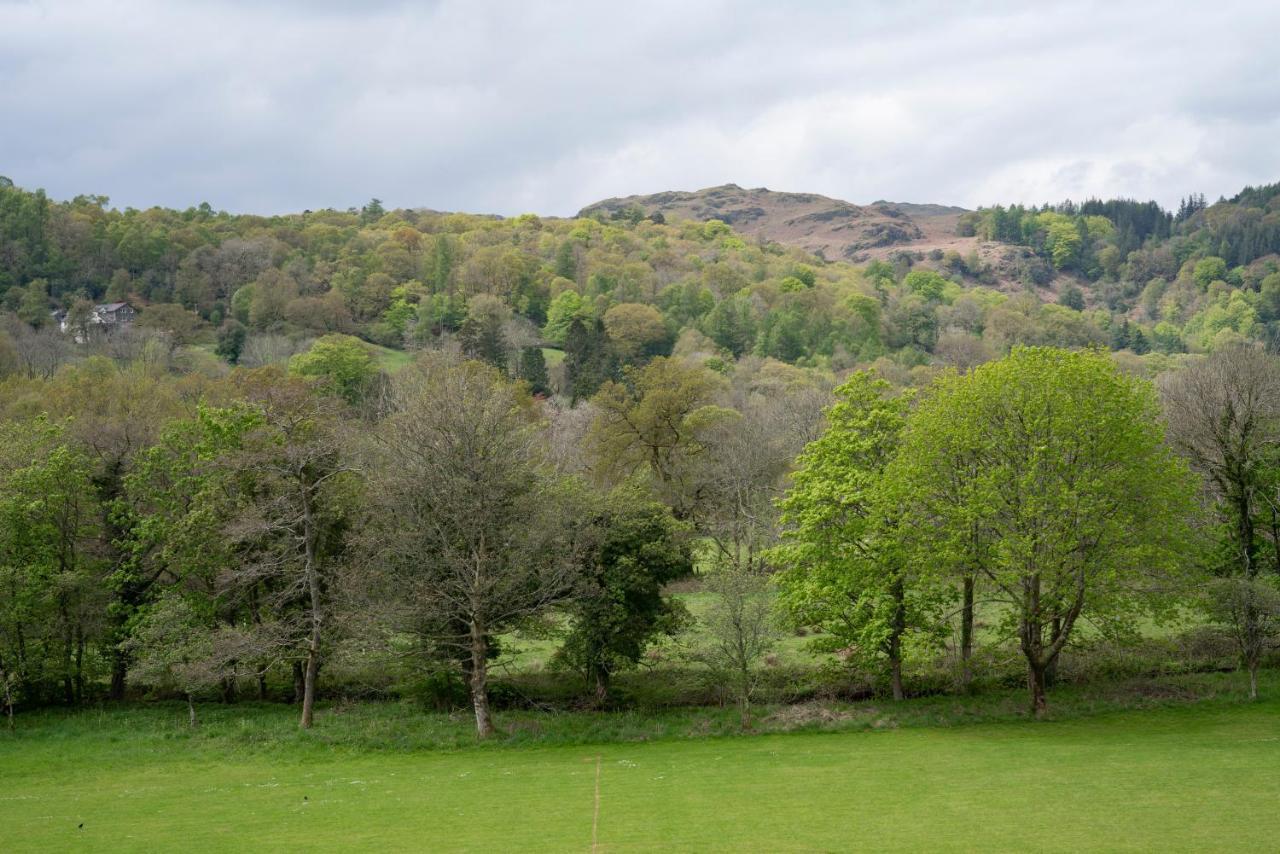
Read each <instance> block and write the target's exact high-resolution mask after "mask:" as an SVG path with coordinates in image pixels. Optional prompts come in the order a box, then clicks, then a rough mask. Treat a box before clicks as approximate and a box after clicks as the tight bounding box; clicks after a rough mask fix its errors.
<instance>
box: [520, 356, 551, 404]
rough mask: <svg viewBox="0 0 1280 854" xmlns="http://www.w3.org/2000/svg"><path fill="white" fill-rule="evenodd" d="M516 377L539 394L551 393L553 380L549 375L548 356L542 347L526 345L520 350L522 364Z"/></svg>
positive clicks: (530, 389)
mask: <svg viewBox="0 0 1280 854" xmlns="http://www.w3.org/2000/svg"><path fill="white" fill-rule="evenodd" d="M516 379H520V380H524V381H525V382H526V383H528V384H529V391H531V392H533V393H534V394H538V395H544V396H545V395H548V394H550V393H551V380H550V378H549V377H548V376H547V358H546V356H544V355H542V348H541V347H525V348H524V349H523V350H521V351H520V364H519V366H518V368H517V371H516Z"/></svg>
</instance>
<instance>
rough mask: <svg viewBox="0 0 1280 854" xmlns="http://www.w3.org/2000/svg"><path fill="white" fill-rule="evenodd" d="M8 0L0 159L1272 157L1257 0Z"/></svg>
mask: <svg viewBox="0 0 1280 854" xmlns="http://www.w3.org/2000/svg"><path fill="white" fill-rule="evenodd" d="M902 5H903V4H891V3H860V4H838V3H816V2H815V3H808V4H799V5H797V6H795V7H791V8H783V6H782V5H781V4H776V3H766V2H757V3H745V4H743V3H734V4H730V3H726V2H703V3H696V4H688V3H677V2H674V0H665V2H654V3H644V4H628V5H626V6H621V5H619V4H587V3H571V2H557V3H541V2H540V3H532V4H530V3H516V2H510V3H473V2H464V1H463V0H442V2H438V3H435V4H431V5H426V6H423V5H421V4H407V3H395V2H378V3H373V4H359V5H357V4H345V3H339V2H325V3H319V4H317V3H311V2H300V1H299V2H264V3H249V2H213V3H191V4H186V3H170V2H160V0H138V2H96V3H95V2H87V0H63V2H52V0H48V2H5V0H0V22H3V25H2V26H0V174H6V175H9V176H10V177H12V178H13V179H14V180H15V181H17V182H18V183H19V184H21V185H23V186H29V187H35V186H43V187H45V188H46V189H48V190H49V191H50V192H51V193H52V194H53V195H55V196H57V197H68V196H71V195H75V194H77V193H82V192H94V193H104V194H107V195H110V196H111V197H112V198H113V200H114V202H115V203H117V204H129V205H134V206H143V205H147V204H152V203H158V204H167V205H174V206H179V207H183V206H186V205H189V204H194V203H197V202H199V201H203V200H207V201H209V202H211V203H212V204H214V205H215V206H217V207H224V208H227V209H231V210H255V211H264V212H265V211H284V210H297V209H301V208H306V207H310V208H316V207H321V206H327V205H333V206H338V207H346V206H348V205H355V204H360V203H361V202H362V201H364V200H365V199H367V198H368V197H370V196H375V195H376V196H378V197H380V198H382V199H383V200H384V201H386V202H387V203H389V204H393V205H425V206H430V207H435V208H441V209H458V210H483V211H495V212H500V213H508V214H509V213H518V212H521V211H526V210H534V211H539V212H543V213H554V214H567V213H572V212H573V211H575V210H576V209H577V208H578V207H580V206H582V205H584V204H586V203H588V202H590V201H593V200H595V199H597V198H599V197H601V196H605V195H619V194H628V193H634V192H652V191H656V190H660V189H694V188H697V187H703V186H709V185H712V184H718V183H724V182H727V181H734V182H736V183H739V184H743V185H750V186H760V185H764V186H769V187H772V188H775V189H787V190H804V191H812V192H821V193H826V194H828V195H833V196H837V197H841V198H847V199H849V200H851V201H858V202H866V201H871V200H873V199H876V198H892V199H904V200H912V201H939V202H946V203H956V204H965V205H971V206H972V205H977V204H982V203H990V202H994V201H1005V202H1009V201H1024V202H1042V201H1053V200H1058V199H1061V198H1065V197H1067V196H1071V197H1074V198H1082V197H1084V196H1086V195H1127V196H1136V197H1142V198H1148V197H1154V198H1157V199H1159V200H1161V201H1163V202H1165V203H1166V204H1171V203H1176V200H1177V199H1178V198H1179V197H1180V196H1182V195H1184V194H1186V193H1188V192H1193V191H1195V192H1204V193H1206V194H1207V195H1210V196H1217V195H1218V194H1220V193H1225V194H1230V193H1233V192H1235V191H1236V190H1237V189H1239V187H1240V186H1242V185H1243V184H1246V183H1261V182H1269V181H1275V180H1277V179H1280V173H1277V172H1276V169H1277V164H1276V161H1275V159H1274V140H1275V139H1276V131H1277V129H1280V95H1277V90H1276V87H1275V80H1274V72H1273V68H1274V60H1273V57H1272V51H1273V49H1274V46H1273V44H1272V40H1273V38H1274V35H1275V33H1276V32H1277V31H1278V30H1280V8H1277V7H1276V6H1274V5H1273V4H1269V3H1261V2H1259V3H1245V2H1234V0H1228V1H1227V2H1218V3H1214V4H1212V5H1210V4H1200V3H1175V4H1171V3H1161V2H1145V3H1125V4H1116V3H1110V4H1100V3H1088V2H1063V3H1051V4H1038V5H1035V6H1033V7H1028V6H1026V5H1025V4H1016V5H1015V4H1012V3H1009V4H997V3H987V4H979V5H976V6H971V5H966V6H964V7H963V9H961V7H959V6H958V5H956V4H943V3H936V4H906V5H907V8H906V9H905V10H903V9H902V8H901V6H902Z"/></svg>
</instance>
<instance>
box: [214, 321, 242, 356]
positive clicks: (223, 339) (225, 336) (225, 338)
mask: <svg viewBox="0 0 1280 854" xmlns="http://www.w3.org/2000/svg"><path fill="white" fill-rule="evenodd" d="M248 334H249V333H248V330H247V329H245V327H244V324H243V323H241V322H240V321H238V320H236V319H235V318H234V317H229V318H227V319H226V321H224V322H223V324H222V327H221V328H220V329H219V330H218V345H217V346H216V347H215V348H214V351H213V352H214V353H216V354H217V355H218V357H219V358H221V359H225V360H226V361H227V362H228V363H230V364H232V365H234V364H236V363H237V362H239V361H240V353H241V352H242V351H243V350H244V342H245V338H247V337H248Z"/></svg>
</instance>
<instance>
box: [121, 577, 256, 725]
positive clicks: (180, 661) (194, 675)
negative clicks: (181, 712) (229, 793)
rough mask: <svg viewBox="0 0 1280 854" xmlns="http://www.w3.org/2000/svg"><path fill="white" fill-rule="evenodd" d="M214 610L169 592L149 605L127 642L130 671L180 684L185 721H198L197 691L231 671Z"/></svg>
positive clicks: (169, 685)
mask: <svg viewBox="0 0 1280 854" xmlns="http://www.w3.org/2000/svg"><path fill="white" fill-rule="evenodd" d="M218 641H219V638H218V633H217V628H216V626H215V625H214V624H213V622H212V619H211V616H210V614H208V613H207V611H205V610H203V609H202V608H201V607H200V606H199V605H196V604H194V603H193V602H192V601H191V600H190V599H188V598H185V597H183V596H181V595H178V594H177V593H176V592H171V593H169V595H166V596H164V597H162V598H161V599H160V601H159V602H157V603H156V605H155V606H154V607H153V608H151V609H150V610H148V611H147V613H146V615H145V616H144V617H143V618H142V620H140V621H139V623H138V625H137V626H136V627H135V628H134V631H133V634H132V635H131V636H130V638H129V640H128V641H127V642H126V647H127V650H128V652H129V654H130V657H131V658H132V659H133V662H134V663H133V667H132V675H133V676H134V677H135V678H136V679H138V680H139V681H141V682H143V683H144V684H147V685H151V686H153V687H156V688H162V689H170V690H176V691H178V692H180V693H181V694H182V696H183V698H184V699H185V700H186V701H187V723H188V725H189V726H191V727H193V728H194V727H195V726H196V725H197V724H198V723H199V719H198V718H197V716H196V703H195V698H196V695H197V694H198V693H200V692H202V691H207V690H209V689H211V688H213V687H215V686H216V685H218V684H219V683H220V682H222V681H223V680H224V679H226V678H227V677H228V676H229V675H230V668H229V667H228V663H227V661H226V656H225V655H224V654H223V650H222V649H220V646H219V643H218Z"/></svg>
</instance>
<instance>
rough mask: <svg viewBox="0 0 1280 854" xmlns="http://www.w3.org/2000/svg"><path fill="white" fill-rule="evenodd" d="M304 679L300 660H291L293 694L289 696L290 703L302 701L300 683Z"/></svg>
mask: <svg viewBox="0 0 1280 854" xmlns="http://www.w3.org/2000/svg"><path fill="white" fill-rule="evenodd" d="M304 681H305V680H304V679H303V675H302V662H300V661H295V662H293V696H292V697H291V698H289V702H290V703H301V702H302V683H303V682H304Z"/></svg>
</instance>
